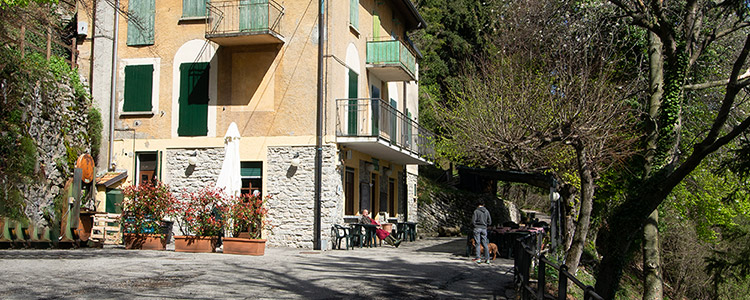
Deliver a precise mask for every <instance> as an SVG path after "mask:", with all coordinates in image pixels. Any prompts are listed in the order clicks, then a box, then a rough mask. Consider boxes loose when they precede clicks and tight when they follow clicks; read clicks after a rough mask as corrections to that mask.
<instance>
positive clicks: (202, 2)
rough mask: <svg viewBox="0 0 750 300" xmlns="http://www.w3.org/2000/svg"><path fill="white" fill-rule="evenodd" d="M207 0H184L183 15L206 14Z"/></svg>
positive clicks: (200, 15)
mask: <svg viewBox="0 0 750 300" xmlns="http://www.w3.org/2000/svg"><path fill="white" fill-rule="evenodd" d="M206 2H208V1H207V0H182V17H183V18H194V17H205V16H206Z"/></svg>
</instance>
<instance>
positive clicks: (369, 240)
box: [359, 224, 378, 247]
mask: <svg viewBox="0 0 750 300" xmlns="http://www.w3.org/2000/svg"><path fill="white" fill-rule="evenodd" d="M359 225H362V227H363V228H364V229H365V238H364V243H365V244H366V245H367V246H368V247H377V243H376V242H375V241H377V235H376V234H375V230H377V229H378V226H377V225H373V224H359Z"/></svg>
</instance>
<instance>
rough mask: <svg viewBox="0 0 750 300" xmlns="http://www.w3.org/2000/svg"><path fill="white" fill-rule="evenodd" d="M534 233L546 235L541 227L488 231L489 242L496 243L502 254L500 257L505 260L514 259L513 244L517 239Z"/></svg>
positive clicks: (506, 228) (499, 228)
mask: <svg viewBox="0 0 750 300" xmlns="http://www.w3.org/2000/svg"><path fill="white" fill-rule="evenodd" d="M534 233H544V229H543V228H541V227H520V228H511V227H497V228H492V229H490V230H488V236H487V237H488V240H489V241H490V243H495V245H497V247H498V251H499V252H500V256H501V257H504V258H511V257H513V255H514V253H513V244H514V243H515V241H516V239H518V238H520V237H523V236H526V235H529V234H534Z"/></svg>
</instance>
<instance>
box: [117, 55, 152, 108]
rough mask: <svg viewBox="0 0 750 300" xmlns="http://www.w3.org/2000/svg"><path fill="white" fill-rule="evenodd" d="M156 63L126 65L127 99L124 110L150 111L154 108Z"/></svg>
mask: <svg viewBox="0 0 750 300" xmlns="http://www.w3.org/2000/svg"><path fill="white" fill-rule="evenodd" d="M153 82H154V65H130V66H125V99H124V102H123V105H122V111H123V112H126V113H128V112H130V113H133V112H148V113H150V112H151V110H152V108H153V107H152V105H151V101H152V87H153Z"/></svg>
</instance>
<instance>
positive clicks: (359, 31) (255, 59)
mask: <svg viewBox="0 0 750 300" xmlns="http://www.w3.org/2000/svg"><path fill="white" fill-rule="evenodd" d="M112 2H113V1H105V0H92V2H91V3H89V4H88V5H86V1H82V3H84V5H80V6H79V12H78V16H79V19H78V20H79V23H80V22H85V23H87V24H91V25H90V26H89V27H90V29H89V33H87V34H88V38H87V39H86V41H85V42H84V43H83V44H82V45H80V46H79V49H80V50H79V51H80V57H79V60H80V62H79V63H80V65H81V66H82V68H81V72H82V74H83V75H84V76H85V77H87V79H88V81H89V82H90V84H91V87H92V95H93V97H94V101H95V103H97V106H99V107H100V109H101V110H102V115H103V116H104V118H106V117H107V116H108V114H109V113H110V112H111V113H112V114H113V119H114V122H113V123H112V125H113V128H112V129H113V130H112V132H113V138H112V144H111V156H110V157H109V158H110V159H111V163H112V164H114V165H115V166H114V167H115V168H116V169H118V170H121V171H126V172H127V174H128V177H127V179H126V180H127V183H126V185H127V184H139V182H142V181H144V180H150V179H152V178H157V179H160V180H162V181H164V182H165V183H167V184H169V185H170V186H171V187H172V188H173V189H174V190H175V191H176V192H182V191H195V190H197V189H200V188H201V187H203V186H206V185H209V184H211V183H215V182H216V179H217V177H218V174H219V171H220V169H221V164H222V160H223V155H224V153H223V151H224V150H223V146H224V139H223V136H224V133H225V132H226V131H227V128H228V127H229V124H230V123H232V122H234V123H236V124H237V125H238V127H239V130H240V133H241V136H242V137H241V139H240V157H241V161H242V172H241V173H242V176H243V192H252V191H254V190H258V191H260V192H261V193H262V194H263V195H271V197H272V198H271V200H270V201H269V203H268V208H269V220H270V221H271V224H272V225H273V227H274V228H273V230H272V233H269V234H267V237H268V243H269V244H270V245H272V246H287V247H299V248H312V247H313V234H314V233H313V223H314V216H313V208H314V201H313V198H314V189H315V185H314V171H315V163H314V161H315V152H316V122H317V117H318V116H317V112H316V111H317V106H316V105H317V102H316V101H317V100H316V99H317V98H316V97H317V92H318V91H317V83H318V80H319V78H318V76H317V61H318V43H319V42H320V41H319V40H318V30H319V27H318V10H317V2H316V1H273V0H231V1H209V2H201V1H196V0H158V1H156V0H121V1H119V11H120V13H117V14H115V9H114V8H113V6H112V4H111V3H112ZM92 12H94V13H92ZM115 15H117V16H118V18H119V20H117V22H113V19H114V16H115ZM325 15H326V22H325V23H326V27H325V28H326V32H327V35H326V38H325V39H324V40H323V43H324V48H325V52H324V72H323V74H324V76H323V78H322V80H323V87H324V91H323V95H324V106H323V115H322V118H323V124H324V126H323V147H322V152H323V164H322V181H321V184H322V185H321V207H322V208H321V210H322V214H321V215H322V217H321V229H322V230H321V231H322V240H323V241H327V240H330V237H329V234H330V228H331V226H332V224H340V223H344V222H346V221H347V220H349V221H351V220H353V216H354V215H355V214H357V212H359V211H361V210H362V209H369V210H370V211H373V212H381V211H382V212H387V213H388V214H389V216H391V217H394V218H397V219H398V220H399V221H412V222H415V221H416V218H417V207H416V177H417V165H419V164H427V163H429V160H428V158H429V157H430V155H431V154H432V151H433V147H432V146H431V144H430V142H431V133H429V132H428V131H427V130H424V129H423V128H421V127H420V126H419V124H418V121H419V120H418V115H419V108H418V76H419V75H418V59H419V52H418V49H416V47H414V45H413V44H412V43H411V42H410V41H409V39H408V33H409V32H411V31H413V30H418V29H420V28H423V27H424V26H425V24H424V21H423V19H422V17H421V16H420V15H419V14H418V12H417V11H416V9H415V8H414V6H413V4H412V3H411V2H410V1H409V0H334V1H326V6H325ZM107 17H109V20H106V19H107ZM117 23H119V24H117ZM79 27H80V26H79ZM114 28H117V31H116V34H113V33H114ZM113 40H116V43H115V44H116V48H113V47H112V44H113V43H112V41H113ZM108 43H109V45H110V46H107V44H108ZM112 49H116V53H115V59H114V62H115V63H114V71H115V72H114V74H112V72H111V70H112V68H111V67H112V63H111V62H112V60H111V58H110V59H109V60H110V62H109V68H108V67H107V64H108V63H107V57H108V56H109V57H112V55H113V53H112ZM107 51H109V52H107ZM112 75H114V76H112ZM108 78H109V79H108ZM111 78H114V79H115V80H114V83H115V84H114V87H115V90H114V101H111V100H112V99H111V95H112V94H110V91H111V89H110V88H109V86H112V84H111V83H112V81H111ZM110 103H114V106H112V105H110ZM108 126H110V125H109V122H105V130H106V128H107V127H108ZM107 138H108V133H105V139H107ZM103 146H104V147H103V149H105V148H107V146H109V141H108V140H105V141H104V145H103ZM103 152H104V151H103ZM104 153H106V152H104ZM99 161H100V163H99V164H100V165H102V161H103V160H102V159H100V160H99ZM113 187H117V186H113ZM116 192H117V191H116V189H113V190H107V189H102V195H99V196H98V197H97V199H98V200H100V199H103V198H106V197H107V195H105V193H110V194H113V193H116ZM99 202H100V203H105V201H101V200H100V201H99ZM101 205H104V204H101ZM103 209H104V207H103V206H102V210H103ZM323 244H324V245H325V244H326V243H325V242H324V243H323ZM324 247H325V246H324ZM329 247H330V246H329Z"/></svg>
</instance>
